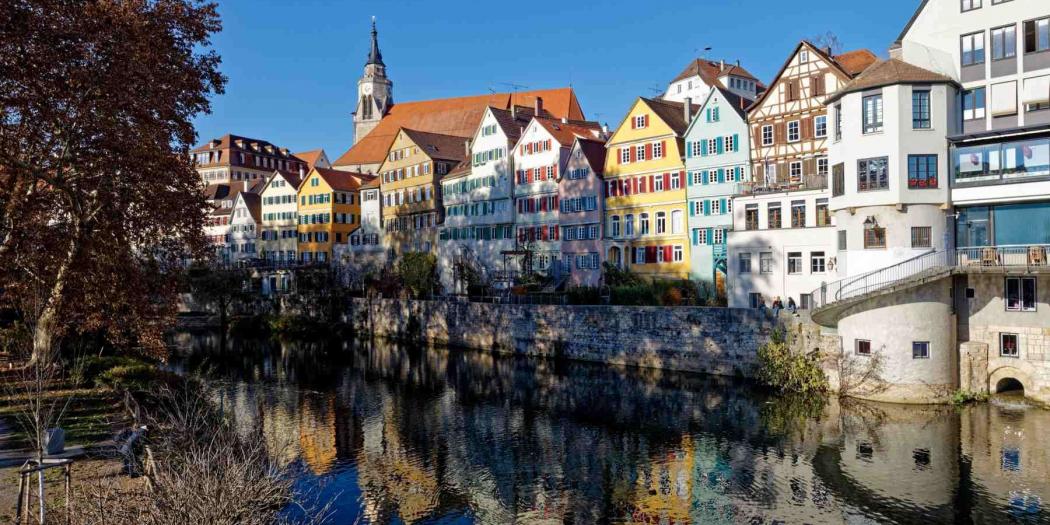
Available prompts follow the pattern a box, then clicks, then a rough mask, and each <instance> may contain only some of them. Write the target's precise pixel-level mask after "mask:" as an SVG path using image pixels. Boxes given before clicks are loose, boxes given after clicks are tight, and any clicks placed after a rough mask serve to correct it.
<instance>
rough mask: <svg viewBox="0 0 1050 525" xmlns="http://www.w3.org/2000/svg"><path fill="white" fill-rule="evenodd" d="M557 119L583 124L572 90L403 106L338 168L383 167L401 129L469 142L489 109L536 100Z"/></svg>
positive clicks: (395, 107)
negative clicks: (575, 120)
mask: <svg viewBox="0 0 1050 525" xmlns="http://www.w3.org/2000/svg"><path fill="white" fill-rule="evenodd" d="M537 97H539V98H542V99H543V107H544V109H545V110H546V111H547V112H550V113H551V114H552V115H554V116H555V117H567V118H570V119H578V120H583V118H584V117H583V110H582V109H581V108H580V103H579V101H578V100H577V99H576V94H575V93H574V92H573V90H572V88H559V89H546V90H537V91H522V92H518V93H497V94H492V95H479V96H472V97H459V98H444V99H437V100H423V101H418V102H401V103H398V104H394V105H393V107H391V108H390V112H389V113H387V115H386V116H385V117H383V120H381V121H380V122H379V124H378V125H377V126H376V127H375V129H373V130H372V131H371V132H370V133H369V134H368V135H365V137H364V138H361V139H360V140H358V142H357V143H356V144H354V146H353V147H351V148H350V149H349V150H348V151H347V152H346V153H343V155H342V156H340V157H339V158H338V159H336V161H335V162H334V163H333V165H335V166H347V165H360V164H379V163H381V162H383V159H385V158H386V154H387V151H388V150H389V149H390V145H391V144H392V143H393V142H394V138H395V137H397V132H398V130H399V129H400V128H408V129H413V130H417V131H426V132H429V133H439V134H442V135H452V136H456V137H463V138H468V137H471V136H473V135H474V131H475V130H476V129H477V127H478V124H479V123H480V122H481V118H482V116H483V115H484V114H485V109H486V108H488V107H489V106H491V107H494V108H502V109H508V108H510V107H511V106H512V105H519V106H530V107H531V106H533V105H535V102H536V98H537Z"/></svg>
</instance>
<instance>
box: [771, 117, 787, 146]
mask: <svg viewBox="0 0 1050 525" xmlns="http://www.w3.org/2000/svg"><path fill="white" fill-rule="evenodd" d="M786 135H787V124H785V123H783V122H777V123H776V124H774V125H773V142H774V143H775V144H783V143H784V138H785V136H786Z"/></svg>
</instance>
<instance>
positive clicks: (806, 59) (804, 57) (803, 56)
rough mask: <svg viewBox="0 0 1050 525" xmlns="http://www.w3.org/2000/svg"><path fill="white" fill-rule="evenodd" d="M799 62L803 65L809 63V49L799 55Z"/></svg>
mask: <svg viewBox="0 0 1050 525" xmlns="http://www.w3.org/2000/svg"><path fill="white" fill-rule="evenodd" d="M798 61H799V62H801V63H803V64H805V63H806V62H809V50H808V49H803V50H802V51H801V52H800V53H799V54H798Z"/></svg>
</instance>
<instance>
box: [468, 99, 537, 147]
mask: <svg viewBox="0 0 1050 525" xmlns="http://www.w3.org/2000/svg"><path fill="white" fill-rule="evenodd" d="M489 111H491V112H492V116H493V117H494V118H495V119H496V123H497V124H499V127H500V129H501V130H503V134H504V135H506V136H507V140H508V141H509V142H510V143H511V144H516V143H517V142H518V139H520V138H521V134H522V132H523V131H525V128H527V127H528V126H529V122H532V117H534V116H535V114H536V110H535V108H531V107H526V106H514V110H513V111H511V110H509V109H499V108H494V107H490V108H489ZM543 115H545V116H549V115H550V112H548V111H547V108H546V107H544V108H543ZM479 124H480V121H479ZM476 135H477V134H476V133H475V137H474V138H475V139H476V138H477V136H476Z"/></svg>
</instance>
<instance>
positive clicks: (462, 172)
mask: <svg viewBox="0 0 1050 525" xmlns="http://www.w3.org/2000/svg"><path fill="white" fill-rule="evenodd" d="M472 169H473V167H472V166H471V165H470V161H463V162H460V163H459V164H458V165H456V167H455V168H452V170H451V171H449V172H448V173H446V174H445V176H444V177H441V180H442V182H444V181H446V180H449V179H458V178H461V177H466V176H468V175H470V172H471V170H472Z"/></svg>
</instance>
